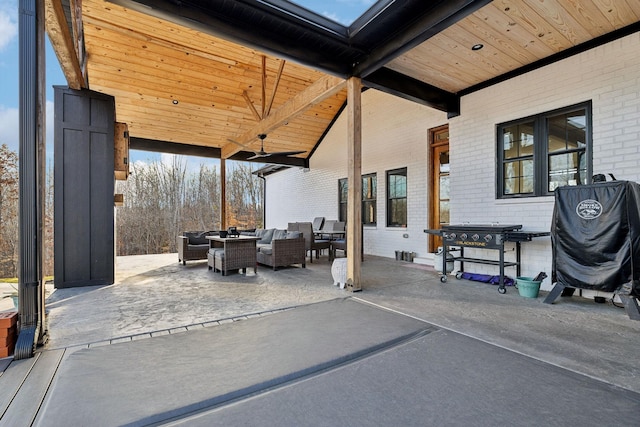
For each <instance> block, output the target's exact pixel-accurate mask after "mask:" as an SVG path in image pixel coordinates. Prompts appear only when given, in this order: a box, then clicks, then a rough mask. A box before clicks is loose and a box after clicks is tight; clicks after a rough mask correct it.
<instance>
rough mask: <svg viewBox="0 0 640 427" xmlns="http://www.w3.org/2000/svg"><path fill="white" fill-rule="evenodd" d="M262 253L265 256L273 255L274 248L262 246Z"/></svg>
mask: <svg viewBox="0 0 640 427" xmlns="http://www.w3.org/2000/svg"><path fill="white" fill-rule="evenodd" d="M260 253H261V254H264V255H271V254H273V248H272V247H271V246H262V247H261V248H260Z"/></svg>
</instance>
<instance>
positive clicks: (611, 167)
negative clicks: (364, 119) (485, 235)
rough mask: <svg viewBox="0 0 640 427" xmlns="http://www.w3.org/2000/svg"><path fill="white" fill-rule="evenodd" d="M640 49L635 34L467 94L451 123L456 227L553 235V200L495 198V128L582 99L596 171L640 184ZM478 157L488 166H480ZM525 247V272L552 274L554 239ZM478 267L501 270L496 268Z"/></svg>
mask: <svg viewBox="0 0 640 427" xmlns="http://www.w3.org/2000/svg"><path fill="white" fill-rule="evenodd" d="M639 51H640V34H638V33H636V34H634V35H631V36H628V37H625V38H623V39H620V40H617V41H615V42H612V43H609V44H607V45H605V46H601V47H599V48H596V49H592V50H591V51H589V52H586V53H584V54H582V55H578V56H575V57H571V58H568V59H565V60H563V61H561V62H558V63H555V64H552V65H549V66H547V67H544V68H543V69H540V70H537V71H534V72H531V73H528V74H526V75H522V76H519V77H517V78H514V79H511V80H509V81H506V82H503V83H501V84H498V85H495V86H492V87H490V88H487V89H485V90H482V91H478V92H476V93H473V94H471V95H468V96H465V97H464V98H463V99H462V102H461V113H462V114H461V115H460V116H459V117H456V118H454V119H452V120H451V122H450V138H451V139H450V148H451V176H452V178H451V222H452V223H461V222H464V221H469V222H472V223H488V222H500V223H502V224H508V223H516V224H523V225H524V228H525V229H529V230H545V231H548V230H549V229H550V224H551V216H552V213H553V198H552V197H540V198H529V199H526V200H496V198H495V191H496V190H495V174H496V166H495V164H496V150H495V125H496V124H497V123H501V122H505V121H509V120H512V119H517V118H521V117H526V116H528V115H532V114H537V113H542V112H545V111H549V110H553V109H556V108H560V107H565V106H568V105H572V104H576V103H578V102H582V101H587V100H592V102H593V171H594V173H608V172H611V173H613V174H614V175H615V176H616V178H618V179H624V180H631V181H640V151H639V147H640V126H639V122H640V55H638V52H639ZM478 159H484V160H485V161H484V162H482V163H480V164H478V161H477V160H478ZM522 248H523V262H522V274H523V275H525V276H533V275H535V274H536V273H537V272H539V271H546V272H547V273H550V272H551V244H550V241H549V239H540V240H539V241H536V242H534V243H526V244H523V245H522ZM485 252H486V251H485ZM485 255H486V254H485ZM510 255H511V254H507V257H509V256H510ZM465 268H467V266H465ZM470 268H472V267H471V265H469V267H468V268H467V269H470ZM473 268H474V270H475V271H477V272H487V273H492V272H495V271H496V270H495V267H491V266H483V265H477V266H474V267H473ZM543 288H547V289H549V288H550V282H549V280H547V281H546V282H545V283H544V285H543Z"/></svg>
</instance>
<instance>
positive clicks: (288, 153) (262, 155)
mask: <svg viewBox="0 0 640 427" xmlns="http://www.w3.org/2000/svg"><path fill="white" fill-rule="evenodd" d="M302 153H306V151H276V152H273V153H264V152H262V153H255V154H254V155H253V156H251V157H247V160H255V159H262V158H265V157H271V156H293V155H296V154H302Z"/></svg>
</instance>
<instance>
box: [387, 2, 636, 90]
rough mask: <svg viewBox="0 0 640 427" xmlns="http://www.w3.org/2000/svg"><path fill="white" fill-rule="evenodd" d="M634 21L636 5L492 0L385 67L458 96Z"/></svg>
mask: <svg viewBox="0 0 640 427" xmlns="http://www.w3.org/2000/svg"><path fill="white" fill-rule="evenodd" d="M639 19H640V1H638V0H544V1H543V0H494V1H493V2H491V3H490V4H488V5H486V6H484V7H482V8H481V9H479V10H478V11H476V12H474V13H472V14H471V15H470V16H468V17H466V18H465V19H463V20H461V21H459V22H457V23H456V24H454V25H452V26H450V27H449V28H447V29H445V30H444V31H442V32H440V33H439V34H436V35H435V36H433V37H431V38H430V39H429V40H427V41H425V42H424V43H422V44H420V45H419V46H417V47H415V48H413V49H411V50H410V51H408V52H407V53H405V54H403V55H401V56H399V57H397V58H396V59H394V60H392V61H391V62H389V63H388V64H387V67H389V68H391V69H392V70H395V71H398V72H400V73H402V74H406V75H408V76H411V77H413V78H415V79H418V80H420V81H423V82H425V83H429V84H431V85H433V86H436V87H438V88H440V89H444V90H446V91H449V92H453V93H460V92H463V91H464V90H465V89H469V88H471V87H474V86H476V85H479V84H481V83H483V82H485V81H489V80H491V79H494V78H497V77H498V76H501V75H504V74H506V73H509V72H512V71H514V70H518V69H520V68H522V67H526V66H528V65H530V64H533V63H536V62H537V61H541V60H544V59H545V58H547V57H550V56H552V55H555V54H559V53H561V52H563V51H566V50H568V49H571V48H574V47H576V46H579V45H581V44H582V43H587V42H589V41H590V40H593V39H596V38H598V37H600V36H604V35H605V34H608V33H611V32H613V31H614V30H620V29H622V28H625V27H627V26H629V25H631V24H634V23H637V22H638V20H639ZM477 44H482V45H483V48H482V49H480V50H477V51H474V50H472V49H471V47H472V46H474V45H477Z"/></svg>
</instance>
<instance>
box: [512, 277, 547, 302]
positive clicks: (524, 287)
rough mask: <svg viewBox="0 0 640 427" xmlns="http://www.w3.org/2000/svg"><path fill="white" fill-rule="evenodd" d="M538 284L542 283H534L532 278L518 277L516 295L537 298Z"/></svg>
mask: <svg viewBox="0 0 640 427" xmlns="http://www.w3.org/2000/svg"><path fill="white" fill-rule="evenodd" d="M540 283H542V282H535V281H534V280H533V277H518V278H517V279H516V285H517V287H518V293H520V296H521V297H525V298H538V293H539V292H540Z"/></svg>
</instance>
